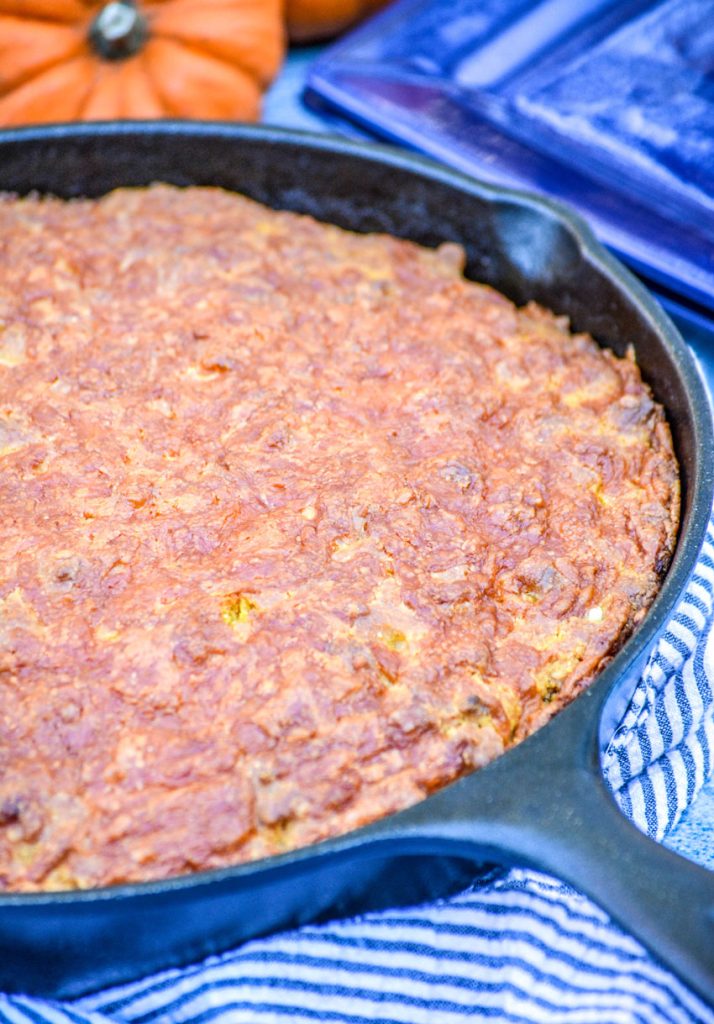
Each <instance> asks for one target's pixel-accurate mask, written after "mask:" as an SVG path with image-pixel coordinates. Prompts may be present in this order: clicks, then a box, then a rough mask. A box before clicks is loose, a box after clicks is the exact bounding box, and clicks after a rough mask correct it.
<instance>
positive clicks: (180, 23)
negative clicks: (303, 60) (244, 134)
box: [144, 0, 285, 87]
mask: <svg viewBox="0 0 714 1024" xmlns="http://www.w3.org/2000/svg"><path fill="white" fill-rule="evenodd" d="M215 3H216V0H212V2H211V6H213V5H214V4H215ZM280 6H281V5H280V4H279V3H276V2H275V0H271V3H267V2H265V0H263V2H262V3H260V4H256V3H253V5H252V6H251V4H249V3H246V4H245V8H241V9H240V11H238V10H236V7H235V4H234V3H230V2H224V3H223V4H219V9H223V8H225V14H222V16H221V31H220V32H216V31H215V28H214V26H213V22H212V21H211V19H210V18H207V16H206V10H205V5H204V4H203V3H202V2H198V0H167V2H165V3H160V4H158V5H156V0H154V4H151V3H146V4H145V5H144V10H145V13H146V16H147V20H148V22H149V25H150V28H151V32H152V35H153V36H154V38H161V39H171V40H172V41H174V42H176V43H180V44H182V45H183V46H188V47H189V48H191V49H193V50H195V51H198V52H201V53H204V54H206V55H208V56H210V57H215V58H216V59H217V60H220V61H222V62H223V63H225V64H228V65H229V66H230V67H239V68H240V69H241V70H242V71H244V72H245V73H246V74H248V75H249V76H250V77H251V78H254V79H257V80H258V81H260V82H261V83H262V85H263V86H264V87H265V86H267V85H269V84H270V82H271V81H272V79H273V77H274V76H275V74H276V73H277V71H278V70H279V68H280V64H281V62H282V59H283V57H284V54H285V29H284V25H283V23H282V19H281V15H280ZM271 9H272V10H271ZM271 14H272V17H271ZM231 22H233V24H231ZM228 26H230V28H231V32H230V33H228V32H227V27H228Z"/></svg>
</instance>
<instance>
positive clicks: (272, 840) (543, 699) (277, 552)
mask: <svg viewBox="0 0 714 1024" xmlns="http://www.w3.org/2000/svg"><path fill="white" fill-rule="evenodd" d="M0 231H2V233H3V237H4V238H7V239H10V240H11V241H12V245H13V252H14V258H13V260H12V261H11V262H10V261H8V262H6V264H4V265H3V268H2V271H0V395H1V396H2V399H1V404H0V497H1V499H2V507H3V517H2V524H1V525H0V765H1V766H2V769H3V777H2V780H1V781H0V884H1V885H2V886H3V887H4V888H6V889H9V890H32V889H40V890H42V889H55V888H68V889H71V888H88V887H93V886H98V885H107V884H113V883H119V882H126V881H137V880H143V879H154V878H165V877H168V876H171V875H175V874H178V873H180V872H183V871H194V870H199V869H202V868H212V867H219V866H222V865H227V864H233V863H238V862H241V861H247V860H250V859H252V858H255V857H262V856H266V855H270V854H273V853H278V852H284V851H286V850H290V849H294V848H295V847H298V846H302V845H305V844H307V843H313V842H316V841H318V840H320V839H324V838H326V837H328V836H333V835H336V834H338V833H340V832H343V831H345V830H347V829H351V828H355V827H357V826H360V825H363V824H365V823H366V822H368V821H372V820H374V819H375V818H377V817H379V816H380V815H382V814H387V813H391V812H392V811H396V810H398V809H400V808H403V807H406V806H408V805H409V804H410V803H414V802H415V801H417V800H420V799H422V798H423V797H424V796H426V795H427V794H429V793H431V792H434V791H435V790H437V789H438V788H439V787H441V786H443V785H445V784H447V783H448V782H450V781H452V780H453V779H456V778H458V777H460V776H461V775H463V774H465V773H466V772H469V771H471V770H473V769H475V768H478V767H480V766H482V765H483V764H486V763H488V762H489V761H490V760H492V759H493V758H494V757H497V756H498V755H499V754H500V753H502V752H503V751H504V750H506V749H508V748H509V747H510V746H511V745H512V744H513V743H515V742H518V741H519V740H521V739H523V738H524V737H525V736H526V735H528V734H529V733H530V732H532V731H533V730H534V729H535V728H537V727H539V726H540V725H542V724H543V723H544V722H545V721H547V719H548V718H549V717H550V716H551V715H553V714H554V713H556V712H557V710H558V709H559V708H561V707H562V706H563V705H564V704H566V703H567V702H568V701H569V700H571V699H572V698H573V697H574V696H576V695H577V694H578V693H579V692H580V690H581V689H582V688H583V687H584V686H586V685H587V684H588V682H589V681H590V680H591V679H592V678H593V676H594V675H595V674H596V673H597V672H598V671H599V670H600V669H601V668H602V667H603V666H604V665H605V664H606V663H607V661H608V659H610V658H611V657H612V656H613V654H614V652H615V651H616V650H617V648H618V646H619V644H620V643H622V641H623V639H624V638H625V637H626V636H627V635H628V634H629V633H630V632H631V631H632V629H633V628H634V627H635V625H636V624H637V622H638V621H639V620H640V619H641V618H642V616H643V615H644V614H645V613H646V610H647V608H648V606H649V604H650V602H651V600H652V599H653V597H654V594H655V593H656V589H657V585H658V581H659V579H660V577H661V576H662V574H663V572H664V571H665V570H666V567H667V565H668V562H669V558H670V555H671V552H672V550H673V546H674V541H675V537H676V529H677V522H678V509H679V502H678V475H677V466H676V462H675V459H674V456H673V453H672V444H671V438H670V435H669V428H668V426H667V424H666V421H665V419H664V416H663V412H662V410H661V408H660V407H659V406H658V405H657V403H656V402H654V401H653V399H652V396H651V394H650V393H649V391H648V389H647V387H646V386H645V385H644V384H643V383H642V381H641V379H640V375H639V371H638V369H637V365H636V362H635V360H634V357H633V356H632V354H629V355H628V356H627V358H625V359H618V358H617V357H616V356H615V355H613V354H612V353H610V352H608V351H607V350H604V349H601V348H600V347H599V346H598V345H596V344H595V342H594V341H593V340H592V339H591V338H590V337H588V336H587V335H585V334H572V333H571V332H570V330H569V327H568V324H567V321H565V320H564V319H563V318H561V317H554V316H553V315H552V314H550V313H548V312H547V311H546V310H543V309H541V308H540V307H538V306H536V305H534V304H529V305H528V306H527V307H526V308H525V309H523V310H517V309H516V308H515V307H514V306H513V305H512V303H510V302H509V301H508V299H506V298H505V297H504V296H502V295H499V294H498V293H497V292H494V291H493V290H492V289H490V288H488V287H485V286H481V285H478V284H475V283H473V282H469V281H466V280H464V278H463V277H462V276H461V267H462V264H463V252H462V250H461V249H460V248H459V247H458V246H453V245H449V244H447V245H445V246H442V247H441V248H440V249H439V250H436V251H431V250H428V249H425V248H422V247H420V246H417V245H414V244H413V243H410V242H406V241H401V240H397V239H393V238H389V237H387V236H383V235H357V234H352V233H350V232H347V231H343V230H341V229H339V228H336V227H333V226H329V225H321V224H318V223H317V222H315V221H314V220H312V219H311V218H309V217H301V216H298V215H295V214H291V213H282V212H275V211H270V210H267V209H266V208H264V207H262V206H260V205H258V204H256V203H254V202H251V201H250V200H248V199H245V198H243V197H241V196H237V195H234V194H231V193H228V192H223V191H221V190H220V189H199V188H195V189H194V188H191V189H185V190H179V189H174V188H171V187H168V186H154V187H152V188H149V189H136V190H119V191H117V192H114V193H112V194H110V195H108V196H106V197H104V198H103V199H100V200H76V201H71V202H63V201H59V200H54V199H47V200H40V199H38V198H29V199H26V200H17V199H11V198H6V199H3V200H2V201H0ZM28 268H30V271H29V272H28Z"/></svg>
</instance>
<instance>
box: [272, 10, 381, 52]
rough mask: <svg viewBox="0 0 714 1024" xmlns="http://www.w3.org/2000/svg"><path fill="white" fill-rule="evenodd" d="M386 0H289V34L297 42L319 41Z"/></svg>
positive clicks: (363, 16) (287, 18) (287, 16)
mask: <svg viewBox="0 0 714 1024" xmlns="http://www.w3.org/2000/svg"><path fill="white" fill-rule="evenodd" d="M385 2H386V0H285V20H286V22H287V26H288V35H289V36H290V38H291V39H292V40H293V42H296V43H308V42H316V41H317V40H319V39H328V38H329V37H330V36H335V35H337V33H338V32H342V31H343V30H344V29H346V28H349V26H350V25H352V24H354V23H355V22H357V21H360V20H361V19H362V18H366V17H367V15H369V14H372V12H373V11H376V10H377V9H378V8H379V7H384V4H385Z"/></svg>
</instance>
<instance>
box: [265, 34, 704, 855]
mask: <svg viewBox="0 0 714 1024" xmlns="http://www.w3.org/2000/svg"><path fill="white" fill-rule="evenodd" d="M318 53H320V48H319V47H304V48H300V49H297V50H294V51H292V52H291V53H290V55H289V57H288V59H287V61H286V63H285V65H284V67H283V70H282V72H281V74H280V75H279V77H278V78H277V79H276V81H275V82H274V84H273V86H272V88H271V89H270V91H269V93H268V94H267V96H266V98H265V104H264V111H263V120H264V121H265V122H266V123H267V124H274V125H285V126H288V127H291V128H300V129H304V130H306V131H322V132H324V131H329V132H333V133H334V132H335V131H336V130H337V126H336V125H335V123H334V122H326V121H323V120H322V119H321V118H320V117H319V116H318V115H317V114H315V113H314V112H313V111H311V110H308V109H307V108H306V107H305V106H304V104H303V103H302V102H301V100H300V93H301V91H302V87H303V82H304V80H305V75H306V73H307V69H308V68H309V66H310V64H311V63H312V61H313V60H314V59H315V57H316V56H317V55H318ZM713 457H714V455H713ZM667 845H668V846H670V847H671V848H672V849H674V850H676V851H677V852H678V853H681V854H682V855H683V856H685V857H689V858H690V859H692V860H696V861H698V862H699V863H701V864H704V865H706V866H707V867H709V868H712V869H714V779H710V781H709V782H708V784H707V785H706V786H705V787H704V789H703V790H702V792H701V793H700V795H699V797H698V798H697V800H695V802H694V803H693V805H692V806H691V808H690V809H689V811H688V812H687V814H686V815H685V816H684V817H683V818H682V821H681V822H680V824H679V825H678V827H677V828H676V829H675V830H674V831H673V832H672V834H671V835H670V836H669V837H668V839H667Z"/></svg>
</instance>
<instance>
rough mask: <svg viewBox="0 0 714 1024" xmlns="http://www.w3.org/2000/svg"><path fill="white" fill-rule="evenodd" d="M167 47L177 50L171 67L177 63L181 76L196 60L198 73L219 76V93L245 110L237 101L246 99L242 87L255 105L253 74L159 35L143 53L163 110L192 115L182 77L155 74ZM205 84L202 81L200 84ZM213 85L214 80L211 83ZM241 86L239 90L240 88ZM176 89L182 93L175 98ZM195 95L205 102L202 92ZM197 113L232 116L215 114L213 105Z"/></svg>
mask: <svg viewBox="0 0 714 1024" xmlns="http://www.w3.org/2000/svg"><path fill="white" fill-rule="evenodd" d="M167 47H168V48H169V50H171V49H173V50H174V51H178V54H176V53H175V54H174V56H173V62H172V63H173V66H174V67H177V66H181V67H183V69H184V75H185V71H186V69H187V68H191V66H192V65H193V71H196V70H197V66H196V62H197V61H198V62H199V64H202V65H203V66H202V67H200V68H199V69H198V70H199V73H200V72H206V71H208V72H209V73H210V72H215V73H216V74H217V75H218V77H219V78H222V79H223V82H222V83H220V84H221V89H220V90H219V92H220V94H221V95H223V96H225V95H229V96H231V97H232V98H233V99H234V100H235V105H236V107H238V106H241V107H242V108H243V109H245V104H244V103H240V102H239V99H241V98H242V99H246V98H247V97H246V90H247V93H248V94H249V96H250V100H251V102H252V103H253V105H254V106H258V105H259V100H260V89H259V87H258V83H257V81H256V79H255V77H254V76H252V75H249V74H247V73H246V72H245V71H243V70H242V69H241V68H239V67H236V66H235V65H233V64H228V63H226V62H225V61H222V60H218V59H217V58H216V57H213V56H211V55H210V54H203V53H200V52H199V51H196V50H194V49H192V48H191V47H189V46H187V45H186V44H185V43H181V42H179V41H178V40H174V39H167V38H165V37H163V36H158V35H155V36H153V37H152V38H151V40H150V41H149V43H148V44H147V46H146V48H145V50H144V55H145V57H146V62H147V67H149V68H150V69H151V79H152V81H153V82H154V84H155V86H156V88H157V90H158V92H159V96H160V97H161V99H162V100H163V102H164V103H165V105H166V108H167V110H168V111H169V112H170V113H171V114H172V115H173V116H174V117H179V118H186V117H188V118H190V117H195V116H196V115H195V114H194V113H193V112H192V110H191V109H190V108H191V104H190V99H189V101H188V102H186V100H185V97H188V98H190V92H191V89H190V87H189V88H188V89H187V87H186V79H185V77H184V80H183V82H182V81H181V79H180V78H179V77H178V76H176V75H173V76H171V75H166V74H157V73H156V65H157V63H159V62H163V61H165V59H166V48H167ZM176 61H182V64H180V65H178V64H176ZM200 84H201V85H205V82H204V83H200ZM212 84H213V86H215V84H216V83H212ZM241 86H242V89H241V88H240V87H241ZM180 92H183V93H184V95H183V96H181V98H178V97H179V94H180ZM196 96H197V98H198V99H199V100H200V101H201V102H202V103H205V101H206V95H205V93H202V92H201V91H200V90H199V91H198V92H196ZM251 114H252V116H253V117H255V116H257V110H256V111H251ZM201 116H204V117H209V118H211V119H216V118H217V119H218V120H220V119H221V118H227V119H233V118H234V116H235V115H231V114H229V113H228V112H225V113H221V114H218V113H217V112H216V110H215V108H214V110H212V111H208V112H207V113H205V114H202V115H201Z"/></svg>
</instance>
